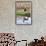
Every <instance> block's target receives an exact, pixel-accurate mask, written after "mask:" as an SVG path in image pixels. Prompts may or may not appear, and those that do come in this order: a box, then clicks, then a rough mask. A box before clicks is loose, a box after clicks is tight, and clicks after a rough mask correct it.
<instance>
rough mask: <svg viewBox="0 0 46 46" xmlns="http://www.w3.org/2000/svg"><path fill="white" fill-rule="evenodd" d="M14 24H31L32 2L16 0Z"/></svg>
mask: <svg viewBox="0 0 46 46" xmlns="http://www.w3.org/2000/svg"><path fill="white" fill-rule="evenodd" d="M15 16H16V24H25V25H28V24H32V2H31V1H16V15H15Z"/></svg>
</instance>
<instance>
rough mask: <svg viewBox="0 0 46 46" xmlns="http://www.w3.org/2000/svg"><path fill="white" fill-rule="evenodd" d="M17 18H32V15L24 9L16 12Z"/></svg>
mask: <svg viewBox="0 0 46 46" xmlns="http://www.w3.org/2000/svg"><path fill="white" fill-rule="evenodd" d="M16 16H30V13H28V11H26V12H24V10H23V9H21V10H18V11H16Z"/></svg>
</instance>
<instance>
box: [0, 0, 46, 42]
mask: <svg viewBox="0 0 46 46" xmlns="http://www.w3.org/2000/svg"><path fill="white" fill-rule="evenodd" d="M0 32H15V34H16V40H21V39H27V40H28V42H30V41H32V40H33V39H34V38H38V39H40V37H41V36H45V35H46V0H32V25H16V24H15V0H0ZM43 34H44V35H43Z"/></svg>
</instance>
